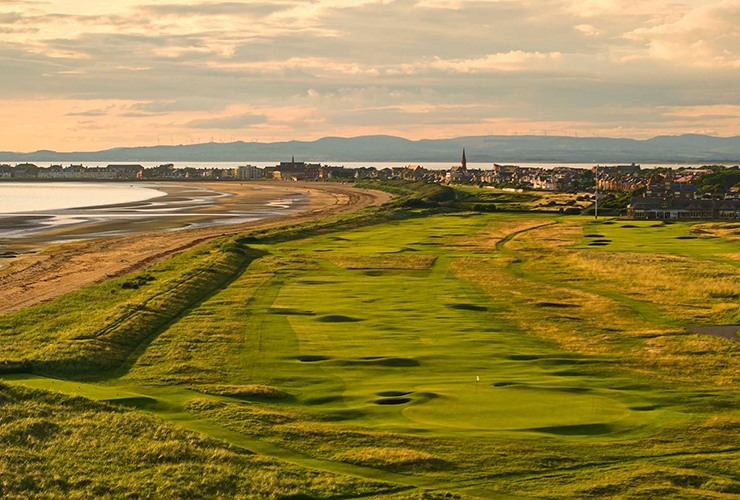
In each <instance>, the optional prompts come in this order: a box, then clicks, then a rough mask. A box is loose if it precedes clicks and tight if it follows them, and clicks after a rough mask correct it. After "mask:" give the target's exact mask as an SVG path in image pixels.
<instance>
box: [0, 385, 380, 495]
mask: <svg viewBox="0 0 740 500" xmlns="http://www.w3.org/2000/svg"><path fill="white" fill-rule="evenodd" d="M0 443H2V446H0V496H2V498H7V499H26V498H49V499H70V498H72V499H74V498H80V499H82V498H162V499H170V498H297V497H299V496H300V497H302V498H305V497H311V498H336V497H337V496H341V497H347V496H357V495H363V494H368V493H382V492H384V491H389V490H392V489H393V487H388V486H384V485H383V484H382V483H377V482H370V481H365V480H360V479H355V478H350V477H346V476H337V475H333V474H329V473H325V472H317V471H312V470H307V469H302V468H300V467H297V466H295V465H290V464H287V463H284V462H280V461H276V460H273V459H267V458H264V457H259V456H256V455H251V454H248V453H245V452H243V451H241V450H239V449H238V448H230V447H228V446H225V445H224V444H222V443H219V442H217V441H213V440H211V439H208V438H205V437H203V436H201V435H198V434H195V433H192V432H187V431H183V430H180V429H178V428H176V427H173V426H171V425H168V424H165V423H163V422H161V421H159V420H158V419H156V418H154V417H151V416H148V415H145V414H142V413H138V412H134V411H129V410H122V409H120V408H116V407H113V406H110V405H106V404H100V403H94V402H91V401H89V400H86V399H82V398H69V397H66V396H61V395H55V394H53V393H49V392H43V391H31V390H28V389H22V388H19V387H9V386H6V385H0Z"/></svg>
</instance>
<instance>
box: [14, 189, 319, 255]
mask: <svg viewBox="0 0 740 500" xmlns="http://www.w3.org/2000/svg"><path fill="white" fill-rule="evenodd" d="M118 184H119V185H122V184H123V185H125V183H118ZM136 187H145V188H151V189H156V190H157V191H159V192H161V193H164V196H160V197H157V198H153V199H149V200H144V201H136V202H129V203H119V204H115V205H102V206H92V207H83V208H66V209H56V210H48V211H37V212H30V213H13V214H4V215H0V251H2V252H3V253H4V254H8V253H11V252H19V253H23V252H27V251H36V250H39V249H40V248H44V247H46V246H49V245H52V244H56V243H62V242H69V241H75V240H80V239H94V238H101V237H107V236H116V235H123V234H129V233H135V232H148V231H162V230H179V229H183V228H188V227H202V226H206V225H216V224H235V223H240V222H250V221H255V220H259V219H263V218H266V217H274V216H278V215H287V214H294V213H298V212H301V211H303V210H305V209H306V208H307V207H308V205H309V204H310V196H309V192H308V191H307V190H306V189H301V188H295V189H290V188H288V187H286V186H265V185H262V186H257V185H255V184H254V183H177V182H172V183H157V184H154V183H146V184H143V183H139V184H137V185H136ZM0 264H1V263H0Z"/></svg>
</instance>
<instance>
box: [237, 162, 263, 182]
mask: <svg viewBox="0 0 740 500" xmlns="http://www.w3.org/2000/svg"><path fill="white" fill-rule="evenodd" d="M263 174H264V172H263V171H262V169H261V168H259V167H255V166H254V165H244V166H243V167H237V168H236V178H237V179H238V180H243V181H246V180H254V179H261V178H262V175H263Z"/></svg>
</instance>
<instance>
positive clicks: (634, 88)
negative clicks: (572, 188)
mask: <svg viewBox="0 0 740 500" xmlns="http://www.w3.org/2000/svg"><path fill="white" fill-rule="evenodd" d="M678 2H681V3H677V2H676V1H674V0H665V1H664V0H641V1H637V0H569V1H566V0H392V1H391V0H310V1H291V0H284V1H283V0H278V1H276V2H268V1H266V0H254V1H246V0H245V1H240V0H231V1H229V0H225V1H217V0H216V1H201V0H142V1H136V0H112V1H111V2H97V3H94V4H90V3H87V2H83V1H82V0H50V1H49V2H28V1H23V0H14V1H8V0H0V16H2V17H1V18H0V19H1V20H2V22H0V34H2V36H0V116H4V117H5V123H7V124H12V127H11V125H2V123H3V122H2V121H0V149H3V143H7V144H8V145H9V146H6V148H7V147H10V146H13V147H18V145H19V144H28V145H29V147H28V149H38V148H40V147H52V146H54V144H53V141H58V142H59V143H60V144H61V145H62V147H67V146H68V145H71V144H75V143H80V144H81V145H87V144H92V143H95V144H96V145H98V146H115V145H118V143H120V142H121V141H125V142H127V143H131V144H134V143H147V141H151V140H152V139H151V138H152V137H156V136H157V135H160V134H161V135H172V136H175V137H177V136H178V134H179V136H181V139H180V140H181V141H182V142H185V140H186V139H188V138H191V137H192V136H197V135H198V134H199V133H202V131H203V130H208V129H211V130H213V132H211V133H212V134H213V135H218V131H219V130H229V131H231V133H234V134H238V133H242V132H243V133H244V134H245V135H249V137H245V139H251V138H262V139H268V140H269V139H271V138H272V136H273V135H274V136H275V137H276V139H277V138H288V139H289V138H293V137H295V138H302V137H307V136H314V137H315V136H316V135H347V134H348V133H364V132H368V133H384V132H387V133H400V134H402V135H408V136H411V137H417V138H418V137H423V136H435V137H439V136H451V135H456V134H471V133H473V134H474V133H476V131H477V132H478V133H481V132H483V133H486V132H488V131H493V132H497V131H498V132H502V133H507V132H508V131H517V130H519V131H523V130H529V131H531V130H547V129H548V126H547V124H548V123H551V124H552V129H553V130H554V129H566V128H567V127H571V128H572V129H579V128H580V129H581V130H586V129H590V130H599V131H602V132H603V133H606V132H605V131H608V130H611V131H615V132H614V133H618V134H620V135H630V134H649V131H650V130H653V131H656V132H664V131H667V130H675V131H682V130H686V131H693V130H716V131H717V132H718V133H720V134H737V133H740V119H733V118H732V117H731V115H732V113H734V112H735V108H731V107H730V108H720V107H721V106H736V105H738V104H740V101H739V100H738V94H737V80H738V76H740V74H738V70H739V69H740V66H738V63H737V61H738V59H739V58H738V56H737V55H738V54H739V53H740V45H738V32H739V30H738V29H737V26H739V25H740V19H739V18H738V15H737V12H736V6H737V5H738V2H740V0H724V1H720V0H678ZM3 23H4V24H3ZM112 104H114V105H115V107H114V108H112V109H110V110H108V109H107V107H108V106H110V105H112ZM21 105H25V107H26V108H27V109H29V110H35V111H33V113H30V112H25V111H23V109H24V108H22V107H21ZM708 106H718V107H717V108H707V107H708ZM50 108H53V109H54V111H53V113H52V112H51V111H49V109H50ZM700 108H701V109H700ZM11 110H14V111H13V112H12V113H11ZM102 110H105V111H102ZM720 110H722V111H720ZM34 113H35V114H36V115H38V114H43V115H44V116H45V117H46V116H51V115H52V114H53V116H54V117H56V118H54V119H51V118H49V119H48V120H46V119H45V120H44V124H39V123H38V120H34V119H33V116H34ZM70 117H78V118H82V117H87V118H88V119H89V121H90V122H92V123H89V124H84V126H86V127H87V126H89V127H94V129H93V128H88V129H86V130H85V131H84V133H83V132H80V131H78V130H77V128H79V127H82V126H83V125H79V123H80V121H79V120H71V119H70ZM76 124H78V125H76ZM308 124H310V125H308ZM75 127H77V128H75ZM383 127H387V129H388V130H384V129H383ZM476 127H477V128H476ZM497 127H501V128H500V129H497ZM489 128H492V130H488V129H489ZM484 129H486V130H484ZM211 133H209V135H211ZM106 141H108V142H106ZM50 142H51V143H50Z"/></svg>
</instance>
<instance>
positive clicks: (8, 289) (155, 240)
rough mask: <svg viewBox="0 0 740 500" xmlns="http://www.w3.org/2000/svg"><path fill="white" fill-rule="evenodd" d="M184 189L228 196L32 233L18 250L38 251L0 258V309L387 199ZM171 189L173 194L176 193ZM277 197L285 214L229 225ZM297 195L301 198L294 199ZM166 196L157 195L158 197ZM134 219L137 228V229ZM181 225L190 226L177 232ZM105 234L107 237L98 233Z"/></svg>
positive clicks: (345, 190)
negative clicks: (165, 211)
mask: <svg viewBox="0 0 740 500" xmlns="http://www.w3.org/2000/svg"><path fill="white" fill-rule="evenodd" d="M162 184H163V185H164V184H165V183H162ZM172 185H177V183H172ZM188 186H189V187H191V188H192V187H203V188H205V189H208V190H212V191H214V192H221V193H227V194H228V195H229V196H219V201H218V202H217V203H209V204H204V205H203V206H202V207H201V208H200V209H198V210H195V211H192V212H190V213H188V214H182V216H181V217H180V218H179V219H178V218H177V217H173V218H170V217H150V218H147V217H143V218H140V219H139V220H133V221H126V222H121V221H118V222H114V223H113V226H112V227H111V226H110V225H108V226H106V223H105V222H100V223H98V224H95V223H93V224H89V225H84V224H83V225H80V226H70V227H62V228H59V229H55V230H53V231H45V232H42V233H39V235H38V239H34V238H36V236H35V235H34V236H32V237H31V238H30V239H26V240H24V243H23V245H22V246H24V248H19V250H26V251H27V250H29V249H30V248H43V250H40V251H34V252H32V253H25V254H21V255H19V256H18V257H16V258H14V259H3V260H2V261H0V262H2V264H3V267H2V268H0V294H2V296H3V298H4V300H3V301H2V303H0V314H4V313H7V312H10V311H14V310H17V309H20V308H22V307H27V306H29V305H33V304H36V303H39V302H43V301H46V300H50V299H52V298H54V297H56V296H58V295H61V294H64V293H68V292H71V291H74V290H77V289H78V288H80V287H83V286H86V285H89V284H92V283H97V282H100V281H102V280H104V279H106V278H110V277H115V276H120V275H123V274H126V273H129V272H133V271H136V270H138V269H141V268H143V267H145V266H148V265H151V264H154V263H156V262H159V261H161V260H164V259H165V258H167V257H168V256H170V255H172V254H173V253H176V252H181V251H183V250H187V249H189V248H193V247H195V246H197V245H200V244H203V243H205V242H208V241H210V240H213V239H215V238H218V237H219V236H223V235H228V234H236V233H241V232H245V231H250V230H254V229H260V228H266V227H274V226H278V225H284V224H293V223H297V222H304V221H307V220H311V219H315V218H319V217H324V216H328V215H335V214H341V213H347V212H353V211H357V210H361V209H362V208H365V207H368V206H373V205H381V204H383V203H386V202H387V201H389V200H390V199H391V196H390V195H389V194H387V193H383V192H379V191H371V190H364V189H355V188H353V187H351V186H346V185H342V184H333V183H293V182H291V183H287V182H259V183H257V182H250V183H243V184H240V183H236V182H232V183H207V182H203V183H200V182H199V183H192V184H189V185H188ZM297 193H302V194H300V195H299V194H297ZM172 194H173V196H176V193H172ZM276 194H277V195H279V196H276ZM168 196H169V194H168ZM276 198H278V199H282V198H288V199H293V200H295V201H294V204H295V209H294V210H292V211H289V213H287V214H285V215H280V214H281V213H283V214H284V213H285V212H280V211H276V212H274V213H268V214H267V216H266V217H264V218H262V219H260V220H246V221H239V222H237V223H234V220H235V217H234V215H235V214H236V216H237V218H238V216H239V215H242V214H243V213H244V212H245V211H248V209H249V208H250V207H251V208H252V209H256V208H257V206H256V204H260V203H262V204H264V202H265V201H266V200H267V199H269V200H271V201H272V200H275V199H276ZM299 198H300V201H297V200H298V199H299ZM163 199H164V198H157V199H156V200H155V201H163ZM169 201H174V200H172V199H171V200H169ZM144 203H146V202H144ZM116 208H117V209H120V208H122V207H120V206H117V207H116ZM123 208H126V207H123ZM128 208H133V207H128ZM139 208H141V207H139ZM224 214H226V215H224ZM144 221H146V223H145V222H144ZM229 222H231V223H229ZM30 224H33V222H31V223H30ZM137 224H140V225H139V226H138V227H137V226H136V225H137ZM183 225H190V227H186V228H184V229H182V227H183ZM140 228H143V231H142V229H140ZM173 229H179V230H173ZM112 231H128V232H130V233H131V234H124V235H121V236H110V234H111V232H112ZM133 231H136V232H133ZM113 234H115V233H113ZM106 235H107V236H108V237H101V236H106ZM80 238H92V239H83V240H81V241H74V242H70V243H62V244H59V243H58V241H59V240H73V239H74V240H79V239H80ZM54 242H57V243H54ZM34 245H35V246H34Z"/></svg>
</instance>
